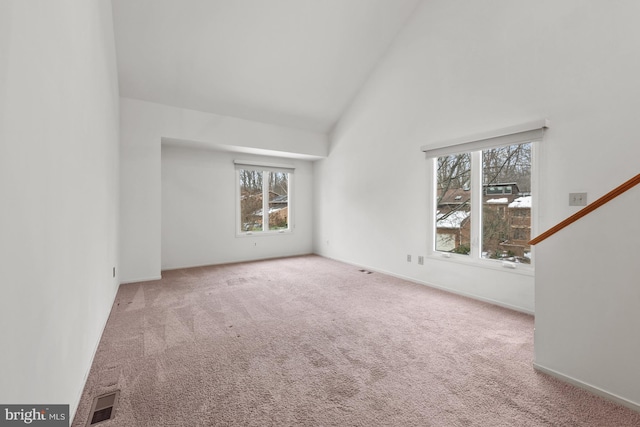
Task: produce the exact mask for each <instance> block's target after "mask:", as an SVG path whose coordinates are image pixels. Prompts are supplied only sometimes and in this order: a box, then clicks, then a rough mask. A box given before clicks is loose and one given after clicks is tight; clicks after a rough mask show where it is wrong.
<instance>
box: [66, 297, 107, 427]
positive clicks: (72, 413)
mask: <svg viewBox="0 0 640 427" xmlns="http://www.w3.org/2000/svg"><path fill="white" fill-rule="evenodd" d="M117 294H118V288H116V289H115V291H114V292H113V295H112V297H111V303H110V304H109V310H108V311H107V315H106V316H105V318H104V319H103V320H102V327H101V328H100V335H99V336H98V340H97V341H96V343H95V345H94V347H93V353H92V354H91V360H90V361H89V367H88V368H87V371H86V372H85V373H84V378H83V379H82V388H81V389H80V393H79V394H78V397H77V398H76V401H75V403H74V404H73V405H69V418H70V420H69V424H71V423H73V421H74V419H75V417H76V413H77V412H78V407H79V406H80V400H82V395H83V394H84V388H85V387H86V385H87V380H88V379H89V374H90V373H91V368H92V367H93V361H94V359H95V358H96V354H97V353H98V347H99V346H100V341H102V335H103V334H104V330H105V329H106V327H107V322H108V321H109V317H110V316H111V310H112V308H113V303H114V302H115V300H116V295H117ZM83 424H84V423H83Z"/></svg>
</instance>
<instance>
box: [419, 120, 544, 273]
mask: <svg viewBox="0 0 640 427" xmlns="http://www.w3.org/2000/svg"><path fill="white" fill-rule="evenodd" d="M546 127H547V123H546V121H545V122H542V124H541V125H540V126H534V124H528V125H525V129H524V130H518V131H517V132H513V133H508V132H504V130H503V131H498V132H497V133H496V136H491V137H482V138H478V139H475V140H474V139H473V138H467V139H463V140H455V141H452V142H451V143H450V145H447V144H446V143H440V144H433V145H430V146H425V147H423V151H425V152H426V153H427V157H428V158H431V159H432V162H433V170H434V182H435V186H434V197H433V200H434V206H433V208H434V215H433V220H434V223H433V230H434V232H433V237H434V238H433V249H434V250H435V251H436V252H438V253H442V254H446V255H447V256H453V255H448V254H456V256H463V259H487V260H500V261H508V262H507V263H506V264H505V265H515V264H531V262H532V254H531V247H530V245H529V243H528V242H529V240H531V238H532V233H531V230H532V226H533V221H532V218H534V216H533V215H532V211H533V210H534V209H535V208H536V206H534V203H533V200H534V199H535V191H534V186H533V185H532V183H533V180H532V176H533V173H532V166H533V157H534V156H533V148H534V144H535V142H537V141H540V140H541V139H542V136H543V131H544V129H546Z"/></svg>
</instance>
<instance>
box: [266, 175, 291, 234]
mask: <svg viewBox="0 0 640 427" xmlns="http://www.w3.org/2000/svg"><path fill="white" fill-rule="evenodd" d="M288 228H289V174H288V173H283V172H269V230H286V229H288Z"/></svg>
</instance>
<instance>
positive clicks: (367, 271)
mask: <svg viewBox="0 0 640 427" xmlns="http://www.w3.org/2000/svg"><path fill="white" fill-rule="evenodd" d="M360 272H361V273H364V274H371V273H372V271H369V270H360Z"/></svg>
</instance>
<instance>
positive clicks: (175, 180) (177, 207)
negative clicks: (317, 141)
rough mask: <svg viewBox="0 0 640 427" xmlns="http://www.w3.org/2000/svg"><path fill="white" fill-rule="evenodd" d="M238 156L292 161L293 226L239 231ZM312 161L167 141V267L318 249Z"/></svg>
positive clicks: (164, 187)
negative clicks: (267, 231)
mask: <svg viewBox="0 0 640 427" xmlns="http://www.w3.org/2000/svg"><path fill="white" fill-rule="evenodd" d="M235 159H242V160H256V161H263V162H268V163H279V164H288V165H293V166H294V167H295V171H294V173H293V177H292V186H291V187H292V194H291V201H292V213H293V215H294V216H293V217H292V220H293V222H292V223H291V225H292V227H294V228H293V231H292V232H291V233H285V234H269V235H259V233H258V234H255V235H253V236H251V237H236V229H237V224H236V215H237V209H236V192H237V189H236V184H235V176H236V172H235V165H234V163H233V161H234V160H235ZM312 171H313V170H312V165H311V163H310V162H308V161H304V160H293V159H281V158H275V157H264V156H255V155H249V154H243V153H230V152H225V151H219V150H211V149H203V148H192V147H180V146H174V145H167V144H163V146H162V269H163V270H165V269H172V268H182V267H192V266H199V265H211V264H221V263H227V262H237V261H246V260H253V259H262V258H270V257H278V256H290V255H301V254H308V253H311V251H312V219H313V211H312V206H311V203H312V197H311V196H312V188H313V173H312Z"/></svg>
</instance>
